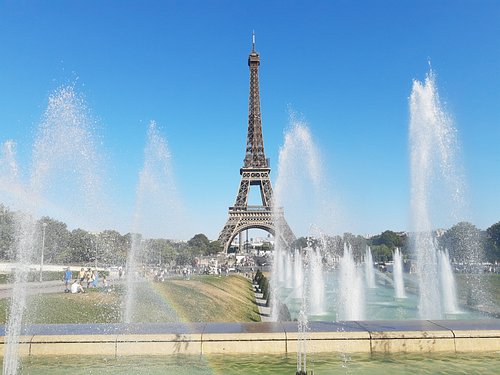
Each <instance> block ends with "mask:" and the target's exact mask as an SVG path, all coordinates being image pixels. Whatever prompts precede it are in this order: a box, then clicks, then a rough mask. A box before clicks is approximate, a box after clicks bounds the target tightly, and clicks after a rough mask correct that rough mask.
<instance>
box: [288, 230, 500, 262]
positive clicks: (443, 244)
mask: <svg viewBox="0 0 500 375" xmlns="http://www.w3.org/2000/svg"><path fill="white" fill-rule="evenodd" d="M435 236H436V237H435V238H436V243H437V245H438V247H439V248H440V249H443V250H444V249H446V250H447V251H448V253H449V255H450V259H451V260H452V261H454V262H461V261H473V262H475V261H480V260H482V261H487V262H495V261H500V222H498V223H496V224H493V225H492V226H490V227H489V228H488V229H487V230H485V231H482V230H480V229H478V228H477V227H476V226H475V225H473V224H471V223H469V222H460V223H458V224H455V225H454V226H452V227H451V228H449V229H448V230H445V231H436V232H435ZM344 244H349V245H350V246H351V249H352V253H353V255H354V258H355V259H356V260H358V261H360V260H362V259H363V258H364V256H365V252H366V247H367V246H370V248H371V252H372V256H373V260H374V261H375V262H388V261H392V255H393V253H394V250H395V249H396V248H399V249H400V250H401V252H402V254H403V256H404V257H405V258H411V257H412V243H411V237H410V236H408V233H406V232H394V231H391V230H386V231H384V232H382V233H381V234H378V235H375V236H372V237H369V238H366V237H364V236H360V235H355V234H352V233H344V234H343V235H342V236H327V237H325V238H322V239H310V238H305V237H300V238H299V239H297V241H296V242H295V243H294V244H293V247H294V248H296V249H302V248H304V247H306V246H312V247H319V248H323V249H328V251H327V252H326V253H328V254H330V255H333V256H342V254H343V251H344Z"/></svg>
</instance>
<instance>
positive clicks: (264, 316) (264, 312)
mask: <svg viewBox="0 0 500 375" xmlns="http://www.w3.org/2000/svg"><path fill="white" fill-rule="evenodd" d="M253 290H254V293H255V303H256V304H257V307H258V308H259V314H260V319H261V321H263V322H270V321H271V307H267V306H266V302H267V301H266V300H265V299H263V298H262V293H261V292H260V289H259V285H257V284H253Z"/></svg>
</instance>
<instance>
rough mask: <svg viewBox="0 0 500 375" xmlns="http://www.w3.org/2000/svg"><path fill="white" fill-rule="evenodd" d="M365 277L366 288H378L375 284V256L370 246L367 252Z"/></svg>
mask: <svg viewBox="0 0 500 375" xmlns="http://www.w3.org/2000/svg"><path fill="white" fill-rule="evenodd" d="M365 276H366V287H367V288H370V289H373V288H376V287H377V285H376V283H375V270H374V269H373V256H372V249H371V248H370V246H367V247H366V252H365Z"/></svg>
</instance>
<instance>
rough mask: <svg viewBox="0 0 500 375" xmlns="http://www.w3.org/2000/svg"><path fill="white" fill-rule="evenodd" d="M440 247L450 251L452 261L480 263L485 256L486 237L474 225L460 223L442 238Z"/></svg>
mask: <svg viewBox="0 0 500 375" xmlns="http://www.w3.org/2000/svg"><path fill="white" fill-rule="evenodd" d="M439 242H440V245H441V246H442V247H444V248H446V249H447V250H448V253H449V254H450V259H453V260H455V261H465V262H469V263H470V262H472V263H476V262H480V261H481V259H482V254H483V243H484V235H483V234H482V233H481V231H480V230H479V229H477V228H476V227H475V226H474V225H473V224H471V223H468V222H460V223H458V224H456V225H454V226H453V227H451V228H450V229H448V230H447V231H446V232H445V233H444V234H443V236H441V238H440V240H439Z"/></svg>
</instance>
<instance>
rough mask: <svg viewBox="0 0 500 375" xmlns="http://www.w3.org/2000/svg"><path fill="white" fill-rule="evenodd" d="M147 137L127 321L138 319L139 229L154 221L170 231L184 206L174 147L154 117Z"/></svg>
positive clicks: (129, 263) (128, 285)
mask: <svg viewBox="0 0 500 375" xmlns="http://www.w3.org/2000/svg"><path fill="white" fill-rule="evenodd" d="M146 138H147V139H146V146H145V148H144V165H143V168H142V170H141V171H140V173H139V182H138V185H137V189H136V206H135V210H134V218H133V223H132V226H133V228H132V233H133V234H132V244H131V250H130V251H129V253H128V255H127V271H126V293H125V298H124V305H125V307H124V312H123V317H122V319H123V321H124V322H125V323H131V322H134V321H135V320H137V319H138V317H137V316H136V315H137V298H136V296H137V287H138V283H140V281H141V278H140V274H141V273H142V269H141V267H140V265H141V264H142V258H141V256H142V252H143V244H142V236H141V235H140V234H139V233H147V231H148V230H150V229H151V227H152V226H154V225H155V226H157V227H159V228H162V230H163V231H165V232H166V231H168V228H172V227H173V225H172V224H173V221H174V220H178V221H179V222H180V221H181V220H180V214H181V211H182V209H181V207H180V204H179V202H180V201H179V198H178V194H177V191H176V186H175V182H174V176H173V173H172V165H171V155H170V151H169V149H168V145H167V142H166V140H165V138H164V137H163V136H162V135H161V134H160V132H159V130H158V127H157V125H156V123H155V122H154V121H151V123H150V124H149V127H148V131H147V137H146ZM170 230H172V229H170ZM166 238H168V236H166ZM172 238H173V237H172Z"/></svg>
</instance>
